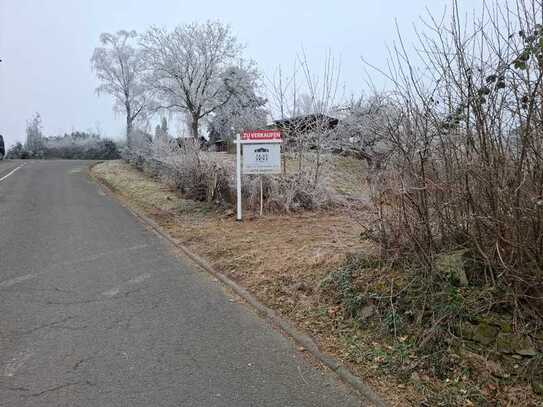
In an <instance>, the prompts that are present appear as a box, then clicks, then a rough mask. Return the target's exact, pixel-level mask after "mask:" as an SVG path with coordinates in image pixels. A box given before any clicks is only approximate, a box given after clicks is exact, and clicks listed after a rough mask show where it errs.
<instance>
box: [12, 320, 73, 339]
mask: <svg viewBox="0 0 543 407" xmlns="http://www.w3.org/2000/svg"><path fill="white" fill-rule="evenodd" d="M74 318H75V316H73V315H72V316H69V317H66V318H62V319H60V320H58V321H53V322H49V323H47V324H43V325H39V326H37V327H35V328H32V329H29V330H27V331H23V332H22V334H23V335H29V334H31V333H34V332H36V331H39V330H41V329H47V328H56V327H58V326H59V325H60V324H63V323H64V322H67V321H70V320H72V319H74ZM61 327H62V325H61Z"/></svg>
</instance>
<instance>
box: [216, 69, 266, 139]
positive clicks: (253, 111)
mask: <svg viewBox="0 0 543 407" xmlns="http://www.w3.org/2000/svg"><path fill="white" fill-rule="evenodd" d="M258 79H259V77H258V72H257V71H256V69H254V68H253V67H245V68H244V67H239V66H232V67H230V68H227V69H226V70H225V72H224V74H223V77H222V81H223V86H224V92H225V93H226V94H229V95H230V96H231V97H230V98H229V99H228V101H227V102H226V103H225V104H223V105H222V106H220V107H219V108H218V109H217V110H216V111H215V112H214V113H213V114H212V115H211V118H210V120H209V125H208V127H209V138H210V141H211V142H214V141H215V140H217V139H227V138H232V137H233V135H234V134H235V133H239V132H241V131H242V130H244V129H256V128H259V127H261V126H264V125H265V124H266V118H267V115H268V112H267V111H266V109H265V108H264V106H265V104H266V102H267V101H266V99H264V98H262V97H260V96H259V95H258V93H257V92H258V88H259V84H258ZM231 84H235V86H236V87H235V89H233V88H232V89H231V88H230V87H231Z"/></svg>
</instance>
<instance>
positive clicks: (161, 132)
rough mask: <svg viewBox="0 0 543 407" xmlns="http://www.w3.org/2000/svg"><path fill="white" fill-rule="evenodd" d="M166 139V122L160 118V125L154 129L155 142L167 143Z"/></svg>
mask: <svg viewBox="0 0 543 407" xmlns="http://www.w3.org/2000/svg"><path fill="white" fill-rule="evenodd" d="M168 138H169V134H168V120H167V119H166V118H165V117H164V116H162V119H161V121H160V124H157V125H156V127H155V140H157V141H158V140H161V141H167V140H168Z"/></svg>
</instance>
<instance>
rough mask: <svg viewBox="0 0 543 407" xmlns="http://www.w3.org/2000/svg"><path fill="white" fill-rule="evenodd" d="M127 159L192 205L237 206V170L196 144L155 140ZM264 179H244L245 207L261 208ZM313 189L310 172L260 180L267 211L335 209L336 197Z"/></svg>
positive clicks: (321, 188)
mask: <svg viewBox="0 0 543 407" xmlns="http://www.w3.org/2000/svg"><path fill="white" fill-rule="evenodd" d="M125 159H127V160H128V161H129V162H131V163H132V164H133V165H135V166H136V167H137V168H138V169H140V170H143V171H145V172H147V173H149V174H151V175H153V176H156V177H160V178H161V179H163V180H165V181H166V182H167V183H168V184H170V185H172V186H173V187H175V188H176V189H177V190H179V191H180V192H181V193H183V194H184V196H185V197H186V198H188V199H192V200H196V201H207V202H213V203H215V204H218V205H232V204H235V196H236V185H235V169H234V168H233V166H231V165H228V163H227V162H224V161H221V160H218V159H217V158H216V157H214V156H211V155H208V154H206V153H204V152H202V151H200V146H199V144H198V143H197V142H195V141H193V140H192V139H185V140H170V141H164V140H155V141H153V142H152V143H151V144H150V145H149V146H148V147H147V148H145V149H141V148H140V149H134V148H132V149H131V150H129V151H128V152H126V153H125ZM260 180H261V177H260V176H255V175H245V176H243V183H242V185H243V190H242V199H243V205H244V207H245V208H246V209H249V210H258V209H259V208H260V194H261V192H260V182H261V181H260ZM323 184H324V182H320V183H317V184H316V183H315V179H314V175H313V174H312V173H311V172H309V171H306V170H301V171H298V172H296V173H295V174H288V175H273V176H262V192H263V194H262V195H263V199H264V201H263V207H264V208H265V209H266V210H267V211H272V212H279V213H285V212H291V211H297V210H313V209H320V208H327V207H331V206H332V205H334V203H335V202H334V199H333V195H332V194H331V193H330V191H328V190H327V189H326V188H325V187H324V186H323Z"/></svg>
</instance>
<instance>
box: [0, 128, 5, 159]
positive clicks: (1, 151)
mask: <svg viewBox="0 0 543 407" xmlns="http://www.w3.org/2000/svg"><path fill="white" fill-rule="evenodd" d="M5 155H6V147H5V146H4V137H2V135H1V134H0V160H2V159H4V156H5Z"/></svg>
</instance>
